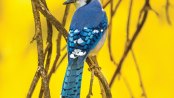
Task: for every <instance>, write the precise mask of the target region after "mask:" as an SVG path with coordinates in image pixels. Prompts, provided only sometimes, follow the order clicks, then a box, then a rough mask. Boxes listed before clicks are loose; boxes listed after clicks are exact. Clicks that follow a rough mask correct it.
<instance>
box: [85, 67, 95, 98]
mask: <svg viewBox="0 0 174 98" xmlns="http://www.w3.org/2000/svg"><path fill="white" fill-rule="evenodd" d="M93 81H94V70H91V80H90V86H89V92H88V95H87V96H86V98H91V96H92V95H93V94H92V86H93Z"/></svg>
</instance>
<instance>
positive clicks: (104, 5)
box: [103, 0, 111, 8]
mask: <svg viewBox="0 0 174 98" xmlns="http://www.w3.org/2000/svg"><path fill="white" fill-rule="evenodd" d="M110 2H111V0H108V1H107V2H106V3H105V4H103V8H106V7H107V6H108V5H109V3H110Z"/></svg>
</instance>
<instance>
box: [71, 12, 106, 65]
mask: <svg viewBox="0 0 174 98" xmlns="http://www.w3.org/2000/svg"><path fill="white" fill-rule="evenodd" d="M86 21H88V20H86ZM107 26H108V23H107V18H106V14H105V15H104V17H103V19H102V21H100V22H99V24H98V26H95V27H83V28H82V29H81V30H78V29H70V31H69V33H70V34H69V36H68V54H69V61H71V60H74V59H77V60H76V61H77V62H79V63H80V62H81V61H83V59H85V58H84V57H86V56H87V55H88V53H89V52H90V51H91V50H92V49H93V48H95V46H96V45H97V43H98V42H99V40H100V39H101V38H102V36H103V35H104V33H105V30H106V29H107ZM81 57H83V59H82V58H81ZM70 65H71V64H70Z"/></svg>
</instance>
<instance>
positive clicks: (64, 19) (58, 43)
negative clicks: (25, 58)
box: [39, 3, 70, 98]
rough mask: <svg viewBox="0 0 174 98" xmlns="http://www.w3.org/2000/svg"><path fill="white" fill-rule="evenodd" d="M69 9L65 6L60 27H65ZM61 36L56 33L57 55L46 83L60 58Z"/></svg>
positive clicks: (41, 91) (41, 94)
mask: <svg viewBox="0 0 174 98" xmlns="http://www.w3.org/2000/svg"><path fill="white" fill-rule="evenodd" d="M45 6H46V7H47V5H46V3H45ZM69 8H70V5H67V6H66V8H65V13H64V17H63V20H62V26H65V24H66V20H67V16H68V12H69ZM47 10H48V9H47ZM61 36H62V35H61V33H58V36H57V54H56V57H55V60H54V63H53V66H52V68H51V71H50V73H49V74H48V81H50V78H51V75H52V74H53V73H54V72H55V69H56V65H57V62H58V60H59V58H60V52H61V49H60V47H61ZM42 96H43V88H42V87H41V90H40V94H39V98H42Z"/></svg>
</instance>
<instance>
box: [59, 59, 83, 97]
mask: <svg viewBox="0 0 174 98" xmlns="http://www.w3.org/2000/svg"><path fill="white" fill-rule="evenodd" d="M81 60H82V61H80V63H79V60H69V63H68V67H67V69H66V74H65V78H64V82H63V87H62V98H80V88H81V81H82V74H83V66H84V58H83V59H81Z"/></svg>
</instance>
